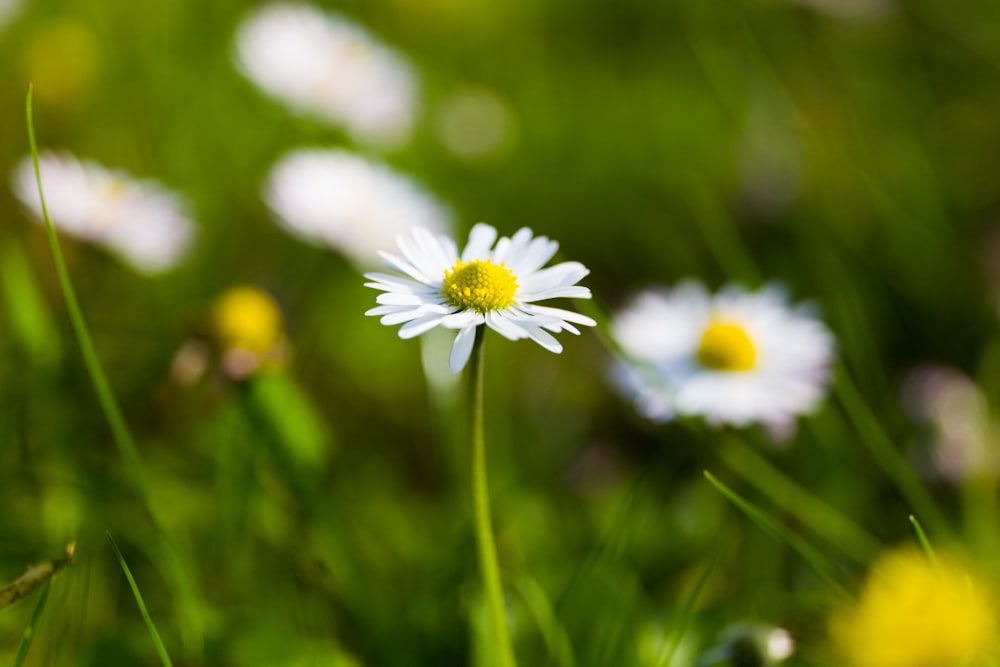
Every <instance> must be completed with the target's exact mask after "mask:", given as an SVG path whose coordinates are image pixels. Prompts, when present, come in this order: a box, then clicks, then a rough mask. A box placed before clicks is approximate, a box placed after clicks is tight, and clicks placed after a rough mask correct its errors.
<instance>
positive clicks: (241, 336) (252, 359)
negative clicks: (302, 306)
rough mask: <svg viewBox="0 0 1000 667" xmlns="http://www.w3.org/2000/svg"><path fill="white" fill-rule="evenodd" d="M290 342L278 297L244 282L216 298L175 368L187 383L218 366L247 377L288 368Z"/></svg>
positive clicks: (177, 376)
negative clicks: (274, 297)
mask: <svg viewBox="0 0 1000 667" xmlns="http://www.w3.org/2000/svg"><path fill="white" fill-rule="evenodd" d="M290 347H291V346H290V344H289V342H288V338H287V336H286V335H285V325H284V318H283V317H282V314H281V308H280V307H279V306H278V304H277V303H276V302H275V300H274V299H273V298H272V297H271V296H270V295H269V294H267V293H266V292H264V291H263V290H261V289H258V288H257V287H252V286H249V285H240V286H236V287H231V288H229V289H227V290H226V291H225V292H223V293H222V294H220V295H219V296H218V297H216V299H215V300H214V301H213V302H212V305H211V308H210V310H209V311H208V313H207V317H206V318H205V322H204V324H203V326H199V331H198V332H197V334H196V335H195V336H192V337H191V338H190V339H189V340H188V341H186V342H185V343H184V345H183V346H182V347H181V349H180V350H178V352H177V354H176V355H175V356H174V361H173V366H172V368H171V373H172V375H173V377H174V379H175V380H177V382H178V383H179V384H182V385H192V384H194V383H195V382H197V381H198V380H200V379H201V378H202V377H203V376H204V375H205V373H206V371H208V370H209V369H210V368H213V367H218V369H219V370H220V371H221V372H222V374H223V375H224V376H225V377H227V378H229V379H231V380H245V379H247V378H249V377H252V376H256V375H258V374H260V373H263V372H267V371H273V370H279V369H281V368H282V367H284V365H285V364H286V363H287V361H288V357H289V356H290Z"/></svg>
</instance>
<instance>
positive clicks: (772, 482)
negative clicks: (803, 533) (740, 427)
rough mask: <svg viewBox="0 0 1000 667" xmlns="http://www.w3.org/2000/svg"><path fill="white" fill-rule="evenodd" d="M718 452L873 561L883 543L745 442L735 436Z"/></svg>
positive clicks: (842, 545) (807, 520)
mask: <svg viewBox="0 0 1000 667" xmlns="http://www.w3.org/2000/svg"><path fill="white" fill-rule="evenodd" d="M719 456H720V458H721V459H722V461H723V462H724V463H725V464H726V465H727V466H728V467H729V469H730V470H732V471H733V472H734V473H736V474H738V475H740V476H741V477H742V478H743V479H745V480H747V481H748V482H750V483H751V484H753V485H754V486H755V487H756V488H757V490H758V491H760V492H761V493H763V494H764V495H766V496H767V497H768V498H770V499H771V500H772V501H774V502H775V503H777V504H779V505H780V506H781V507H784V508H787V510H788V512H789V513H790V514H792V515H794V516H795V517H796V518H797V519H799V521H801V522H802V523H803V524H804V525H805V526H806V527H808V528H809V529H810V530H812V531H813V532H814V533H816V534H817V535H820V536H822V537H824V538H825V539H826V541H827V542H828V543H829V544H831V545H833V546H835V547H837V548H838V549H840V551H841V552H842V553H844V554H845V555H847V556H850V557H851V558H853V559H854V560H855V561H857V562H858V563H862V564H864V563H868V562H870V561H871V559H872V558H873V557H874V556H875V554H877V553H878V552H879V550H880V545H879V543H878V541H877V540H876V539H875V538H874V537H872V536H871V535H869V534H868V533H867V532H865V531H864V530H863V529H861V528H859V527H858V526H857V525H856V524H854V523H853V522H851V521H850V520H849V519H847V518H846V517H844V515H842V514H841V513H840V512H838V511H837V510H835V509H833V508H832V507H830V506H829V505H827V504H826V503H825V502H823V501H822V500H821V499H820V498H818V497H816V496H814V495H813V494H811V493H809V491H808V490H807V489H805V488H804V487H803V486H802V485H801V484H798V483H797V482H795V481H794V480H792V479H789V478H788V476H787V475H785V474H784V473H783V472H781V471H780V470H779V469H778V468H776V467H775V466H774V465H772V464H771V463H770V462H769V461H767V460H766V459H765V458H763V457H761V456H759V455H758V454H757V453H756V452H754V451H753V450H752V449H751V448H750V447H748V446H747V445H746V443H743V442H741V441H739V440H736V439H733V440H731V441H730V442H729V443H727V445H726V446H725V447H722V448H721V449H720V450H719Z"/></svg>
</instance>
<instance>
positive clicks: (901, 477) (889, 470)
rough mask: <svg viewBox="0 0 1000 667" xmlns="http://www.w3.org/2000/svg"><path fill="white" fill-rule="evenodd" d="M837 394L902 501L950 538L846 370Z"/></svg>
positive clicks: (927, 495) (941, 518) (944, 523)
mask: <svg viewBox="0 0 1000 667" xmlns="http://www.w3.org/2000/svg"><path fill="white" fill-rule="evenodd" d="M834 392H835V393H836V395H837V398H838V399H840V404H841V405H842V406H843V408H844V411H845V412H846V413H847V416H848V418H849V419H850V420H851V421H852V422H853V423H854V427H855V428H856V429H857V430H858V433H859V434H860V435H861V437H862V439H863V440H864V443H865V445H867V447H868V451H870V452H871V453H872V455H873V456H874V457H875V460H876V461H878V463H879V465H881V466H882V470H883V471H885V473H886V474H887V475H888V476H889V478H890V479H891V480H892V481H893V482H894V483H895V485H896V488H898V489H899V491H900V493H902V494H903V497H904V498H905V499H906V501H907V502H908V503H909V504H910V506H911V507H912V508H913V510H914V512H913V513H914V514H916V515H919V516H921V517H922V518H923V519H924V521H926V522H927V525H928V526H929V527H930V528H931V530H932V531H933V532H934V533H935V534H937V535H939V536H946V537H947V536H951V535H952V530H951V529H950V528H949V527H948V522H947V521H946V520H945V518H944V515H943V514H942V513H941V511H940V510H939V509H938V506H937V504H936V503H935V502H934V499H933V498H932V497H931V494H930V493H929V492H928V491H927V489H926V488H925V487H924V485H923V484H921V482H920V480H919V479H918V478H917V476H916V474H914V472H913V469H912V468H911V467H910V466H909V464H908V463H907V462H906V459H904V458H903V455H902V454H900V453H899V450H897V449H896V447H895V446H894V445H893V443H892V440H890V439H889V436H888V435H886V434H885V431H883V430H882V427H881V426H880V425H879V423H878V420H877V419H876V418H875V415H873V414H872V412H871V409H869V408H868V406H867V405H866V404H865V402H864V400H863V399H862V398H861V395H860V394H859V393H858V389H857V387H855V386H854V381H853V380H852V379H851V377H850V376H849V375H848V373H847V371H846V369H841V372H840V373H839V374H838V379H837V382H836V384H835V386H834Z"/></svg>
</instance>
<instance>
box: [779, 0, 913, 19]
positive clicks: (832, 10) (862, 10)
mask: <svg viewBox="0 0 1000 667" xmlns="http://www.w3.org/2000/svg"><path fill="white" fill-rule="evenodd" d="M795 2H797V3H798V4H800V5H805V6H807V7H812V8H813V9H815V10H817V11H821V12H823V13H824V14H827V15H828V16H832V17H834V18H839V19H846V20H851V21H874V20H878V19H883V18H885V17H887V16H889V15H890V14H891V13H892V12H893V10H895V0H795Z"/></svg>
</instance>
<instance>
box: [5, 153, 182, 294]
mask: <svg viewBox="0 0 1000 667" xmlns="http://www.w3.org/2000/svg"><path fill="white" fill-rule="evenodd" d="M38 164H39V169H40V171H41V174H42V186H43V187H44V189H45V203H46V204H47V206H48V211H49V217H50V218H51V219H52V224H53V225H55V227H56V228H58V229H59V230H61V231H63V232H65V233H67V234H69V235H71V236H75V237H77V238H79V239H82V240H84V241H88V242H90V243H93V244H95V245H99V246H101V247H103V248H105V249H107V250H109V251H110V252H111V253H113V254H115V255H117V256H118V257H119V258H121V259H122V260H124V261H125V262H126V263H128V264H129V265H131V266H132V268H134V269H135V270H136V271H139V272H140V273H144V274H156V273H161V272H163V271H166V270H168V269H170V268H172V267H173V266H174V265H176V264H177V263H178V262H179V261H180V259H181V256H182V255H183V253H184V251H185V250H187V248H188V247H189V246H190V244H191V240H192V237H193V235H194V223H193V222H192V221H191V219H190V218H189V217H188V215H187V213H186V210H187V208H188V206H187V204H186V202H184V201H183V200H182V199H181V198H180V197H178V196H177V195H176V194H174V193H173V192H170V191H169V190H167V189H166V188H164V187H163V186H162V185H160V184H159V183H156V182H154V181H149V180H136V179H134V178H133V177H132V176H130V175H129V174H127V173H125V172H124V171H119V170H109V169H105V168H104V167H102V166H100V165H98V164H97V163H95V162H91V161H89V160H82V161H81V160H77V159H76V158H75V157H73V156H72V155H71V154H69V153H67V152H61V153H51V152H44V153H42V154H41V155H39V156H38ZM11 187H12V188H13V190H14V194H15V195H17V198H18V199H20V200H21V202H22V203H23V204H24V205H25V206H26V207H27V208H28V209H29V210H30V211H31V213H32V214H33V216H34V218H35V219H36V220H37V221H39V222H41V221H42V220H43V218H42V206H41V201H40V200H39V197H38V186H37V184H36V183H35V170H34V166H33V164H32V161H31V157H30V156H28V157H25V158H24V159H22V160H21V162H20V163H19V164H18V166H17V167H16V168H15V170H14V173H13V175H12V178H11Z"/></svg>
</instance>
